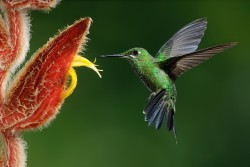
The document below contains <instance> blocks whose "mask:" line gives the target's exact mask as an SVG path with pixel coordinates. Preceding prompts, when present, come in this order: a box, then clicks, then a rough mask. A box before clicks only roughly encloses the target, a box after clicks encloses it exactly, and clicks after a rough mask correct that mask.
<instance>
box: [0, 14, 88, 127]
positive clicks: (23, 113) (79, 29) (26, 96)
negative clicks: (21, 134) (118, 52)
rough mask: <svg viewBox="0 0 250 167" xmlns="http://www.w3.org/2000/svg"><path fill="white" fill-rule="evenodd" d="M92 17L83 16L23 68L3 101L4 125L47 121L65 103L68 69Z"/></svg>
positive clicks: (37, 123) (10, 125) (43, 122)
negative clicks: (64, 95) (84, 17)
mask: <svg viewBox="0 0 250 167" xmlns="http://www.w3.org/2000/svg"><path fill="white" fill-rule="evenodd" d="M90 22H91V19H90V18H86V19H81V20H79V21H77V22H76V23H75V24H73V25H72V26H70V27H68V28H67V29H66V30H65V31H63V32H61V33H60V34H59V35H58V36H56V37H55V38H53V39H52V40H51V41H49V42H48V44H47V45H45V46H44V47H43V48H41V49H40V50H39V51H38V52H37V53H36V54H35V55H34V57H33V59H32V60H30V61H29V62H28V63H27V64H26V65H25V67H24V68H23V69H22V70H21V71H20V73H19V74H18V76H17V79H16V80H15V81H14V82H13V84H12V85H11V88H10V90H9V93H7V97H6V101H5V102H4V104H3V108H4V110H2V113H3V118H2V121H1V123H0V128H1V129H11V130H12V131H13V130H14V131H15V130H27V129H30V128H37V127H39V126H42V125H44V124H45V123H46V122H48V120H50V119H52V118H53V117H54V115H55V114H56V113H57V111H58V110H57V108H58V106H59V105H60V104H61V103H62V101H63V99H62V93H63V92H64V87H65V82H66V79H67V73H68V70H69V67H70V65H71V62H72V60H73V57H74V56H75V55H76V53H77V51H78V48H79V46H80V44H81V41H84V40H85V39H84V38H85V35H86V33H87V32H88V28H89V25H90Z"/></svg>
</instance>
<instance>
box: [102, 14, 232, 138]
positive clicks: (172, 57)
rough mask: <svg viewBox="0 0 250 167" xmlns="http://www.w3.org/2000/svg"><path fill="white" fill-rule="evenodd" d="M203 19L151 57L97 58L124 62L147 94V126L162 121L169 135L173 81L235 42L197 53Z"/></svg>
mask: <svg viewBox="0 0 250 167" xmlns="http://www.w3.org/2000/svg"><path fill="white" fill-rule="evenodd" d="M206 25H207V21H206V18H201V19H198V20H195V21H193V22H191V23H189V24H187V25H186V26H184V27H183V28H181V29H180V30H179V31H178V32H176V33H175V34H174V35H173V36H172V37H171V38H170V39H169V40H168V41H167V42H166V43H165V44H164V45H163V46H162V47H161V48H160V50H159V51H158V53H157V54H156V55H155V56H151V55H150V54H149V53H148V51H147V50H146V49H143V48H139V47H136V48H132V49H129V50H127V51H125V52H123V53H120V54H114V55H102V56H100V57H117V58H118V57H119V58H124V59H126V60H128V62H129V63H130V64H131V66H132V68H133V70H134V72H135V74H136V75H137V76H138V77H139V78H140V79H141V80H142V82H143V83H144V85H145V86H146V87H147V88H148V89H149V90H150V92H151V95H150V96H149V98H148V101H149V102H148V104H147V106H146V107H145V109H144V110H143V113H144V114H145V121H148V126H151V125H154V126H155V128H156V129H159V128H160V127H161V126H162V124H163V122H164V121H166V127H167V129H168V130H169V131H173V133H174V136H175V139H176V127H175V118H174V115H175V112H176V109H175V103H176V96H177V93H176V87H175V84H174V82H175V80H176V79H178V78H179V77H180V76H181V75H182V74H184V73H185V72H187V71H188V70H190V69H192V68H193V67H195V66H197V65H199V64H201V63H202V62H204V61H205V60H208V59H209V58H211V57H213V56H214V55H216V54H217V53H220V52H222V51H224V50H226V49H228V48H231V47H233V46H235V45H236V44H237V42H230V43H225V44H222V45H217V46H213V47H209V48H206V49H202V50H198V51H196V49H197V48H198V45H199V43H200V41H201V38H202V37H203V35H204V32H205V30H206Z"/></svg>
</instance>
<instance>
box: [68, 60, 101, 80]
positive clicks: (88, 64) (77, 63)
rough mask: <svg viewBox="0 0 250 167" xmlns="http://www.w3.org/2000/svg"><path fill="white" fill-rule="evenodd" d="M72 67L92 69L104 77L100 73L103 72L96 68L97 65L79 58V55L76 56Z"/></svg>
mask: <svg viewBox="0 0 250 167" xmlns="http://www.w3.org/2000/svg"><path fill="white" fill-rule="evenodd" d="M94 62H95V61H94ZM71 66H72V67H79V66H85V67H88V68H91V69H92V70H94V71H95V72H96V73H97V74H98V76H99V77H100V78H101V77H102V76H101V74H100V73H99V71H102V70H99V69H97V68H96V66H97V65H95V64H94V63H92V62H91V61H89V60H88V59H86V58H84V57H82V56H79V55H76V56H74V59H73V61H72V63H71Z"/></svg>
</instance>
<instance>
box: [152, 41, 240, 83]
mask: <svg viewBox="0 0 250 167" xmlns="http://www.w3.org/2000/svg"><path fill="white" fill-rule="evenodd" d="M236 44H237V43H236V42H231V43H226V44H223V45H217V46H214V47H210V48H206V49H203V50H199V51H197V52H193V53H189V54H186V55H182V56H179V57H171V58H169V59H167V60H165V61H161V62H157V64H158V65H159V67H160V68H161V69H163V70H164V71H165V72H166V73H167V74H168V75H169V77H170V78H171V79H173V80H175V79H177V78H178V77H180V76H181V75H182V74H183V73H185V72H186V71H188V70H190V69H191V68H193V67H195V66H197V65H199V64H201V63H202V62H204V61H205V60H207V59H209V58H211V57H213V56H214V55H216V54H217V53H220V52H222V51H224V50H225V49H228V48H231V47H233V46H235V45H236Z"/></svg>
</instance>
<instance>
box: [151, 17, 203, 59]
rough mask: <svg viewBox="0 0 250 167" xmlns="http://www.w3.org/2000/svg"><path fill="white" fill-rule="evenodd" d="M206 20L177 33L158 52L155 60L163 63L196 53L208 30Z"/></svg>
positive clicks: (192, 23) (190, 24)
mask: <svg viewBox="0 0 250 167" xmlns="http://www.w3.org/2000/svg"><path fill="white" fill-rule="evenodd" d="M206 25H207V21H206V18H202V19H198V20H195V21H193V22H191V23H189V24H188V25H186V26H185V27H183V28H182V29H180V30H179V31H178V32H177V33H175V34H174V35H173V36H172V37H171V38H170V39H169V40H168V41H167V42H166V43H165V44H164V45H163V46H162V47H161V49H160V50H159V51H158V53H157V54H156V56H155V58H156V60H157V61H163V60H166V59H169V58H171V57H177V56H181V55H185V54H189V53H192V52H194V51H195V50H196V49H197V48H198V45H199V43H200V41H201V38H202V37H203V35H204V31H205V30H206Z"/></svg>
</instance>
